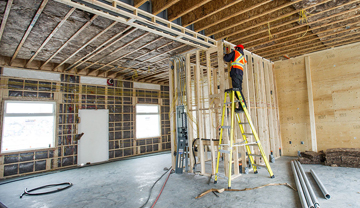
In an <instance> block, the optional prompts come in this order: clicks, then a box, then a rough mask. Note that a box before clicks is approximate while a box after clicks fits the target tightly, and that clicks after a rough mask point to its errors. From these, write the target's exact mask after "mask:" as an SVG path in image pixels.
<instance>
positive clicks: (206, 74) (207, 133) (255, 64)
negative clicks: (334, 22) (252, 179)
mask: <svg viewBox="0 0 360 208" xmlns="http://www.w3.org/2000/svg"><path fill="white" fill-rule="evenodd" d="M225 48H226V49H228V50H229V51H228V52H230V50H231V49H233V48H234V45H233V44H231V43H229V42H226V41H224V42H223V41H219V42H218V47H217V48H212V49H208V50H206V51H202V50H196V51H191V52H187V53H185V54H183V55H177V56H176V57H174V58H173V60H174V62H175V61H177V60H185V63H184V62H183V61H177V62H179V63H181V64H179V63H178V65H176V67H185V68H186V74H185V75H183V74H182V73H180V72H179V71H176V73H174V75H171V76H174V80H177V81H176V82H178V83H179V82H180V83H182V82H186V91H185V89H181V87H179V85H178V84H177V85H175V86H178V87H177V89H173V90H174V92H173V93H176V94H177V95H178V96H177V97H176V98H172V99H174V101H176V102H177V103H178V104H179V105H183V104H184V103H186V106H187V108H186V111H187V113H188V127H189V129H188V138H189V141H188V143H189V145H190V144H191V145H194V146H196V149H197V151H196V152H193V151H192V146H189V148H190V152H189V159H190V163H189V164H190V165H189V171H193V168H195V173H199V174H201V175H206V176H211V175H213V174H214V173H215V165H216V157H217V153H218V148H219V144H218V139H219V126H221V124H220V121H221V117H222V116H221V113H222V111H221V110H220V109H221V108H222V105H223V103H224V92H225V89H228V88H231V86H232V85H231V78H230V64H226V63H224V60H223V54H224V50H225ZM211 57H214V58H213V60H212V59H211ZM245 57H246V58H247V60H248V63H247V64H246V65H245V69H244V73H245V74H244V80H243V94H244V96H245V100H246V101H247V106H248V109H249V112H250V115H251V117H252V121H253V123H254V126H255V128H256V130H257V132H258V134H259V137H260V140H261V143H262V146H263V148H264V151H265V152H266V155H270V152H271V151H272V152H273V154H274V156H275V157H279V151H278V149H280V148H281V139H280V132H279V131H278V126H279V125H278V119H277V118H278V117H277V115H278V108H277V102H276V86H275V82H274V77H273V63H271V62H270V61H269V60H266V59H263V58H262V57H260V56H258V55H255V54H252V53H250V52H249V51H245ZM183 64H184V65H185V66H184V65H183ZM170 70H171V69H170ZM175 88H176V87H175ZM179 91H180V93H179ZM184 93H186V96H182V95H183V94H184ZM185 100H186V102H185ZM227 101H228V100H227ZM226 115H227V116H225V123H224V125H225V126H230V116H229V115H228V113H226ZM240 117H241V120H243V121H245V117H244V115H240ZM195 128H196V129H195ZM244 128H245V131H246V132H250V127H249V126H246V125H245V126H244ZM234 133H235V138H234V142H236V143H238V142H242V141H243V137H242V136H241V133H240V129H239V128H238V127H237V126H236V128H235V132H234ZM229 139H230V138H229V136H228V134H227V132H224V135H223V144H229V143H230V140H229ZM248 139H249V142H251V141H252V140H253V138H248ZM223 148H224V149H225V150H226V148H227V146H223ZM251 150H252V151H253V152H254V154H260V153H259V151H258V149H257V148H254V147H251ZM210 155H211V157H209V156H210ZM240 155H241V156H240ZM193 157H195V158H197V159H196V161H197V163H196V164H197V165H196V166H193V164H194V163H193V162H192V158H193ZM223 157H224V160H223V162H221V163H222V164H223V165H221V170H219V172H225V175H226V176H227V175H228V174H231V175H232V178H236V177H238V176H241V173H240V171H245V168H248V167H247V165H246V164H247V160H248V159H247V154H246V150H245V148H244V147H234V149H233V155H232V158H230V157H229V155H228V154H224V155H223ZM206 161H211V170H209V169H205V164H206ZM263 162H264V161H263V160H262V159H261V158H258V159H256V164H262V163H263ZM239 164H242V167H243V169H242V170H239V168H238V165H239ZM229 165H234V168H233V170H232V172H231V173H229V172H228V167H229ZM208 171H210V172H208Z"/></svg>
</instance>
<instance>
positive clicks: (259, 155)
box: [249, 154, 262, 157]
mask: <svg viewBox="0 0 360 208" xmlns="http://www.w3.org/2000/svg"><path fill="white" fill-rule="evenodd" d="M249 155H250V156H253V157H262V155H255V154H249Z"/></svg>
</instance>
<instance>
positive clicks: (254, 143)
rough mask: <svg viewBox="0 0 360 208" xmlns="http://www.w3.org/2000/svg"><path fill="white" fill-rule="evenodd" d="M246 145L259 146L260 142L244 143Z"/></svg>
mask: <svg viewBox="0 0 360 208" xmlns="http://www.w3.org/2000/svg"><path fill="white" fill-rule="evenodd" d="M244 145H248V146H258V143H256V142H253V143H247V144H244Z"/></svg>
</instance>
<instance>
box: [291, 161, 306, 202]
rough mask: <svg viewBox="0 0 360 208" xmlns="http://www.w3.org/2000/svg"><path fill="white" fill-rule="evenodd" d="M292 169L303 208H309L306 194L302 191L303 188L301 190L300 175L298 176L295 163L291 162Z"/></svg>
mask: <svg viewBox="0 0 360 208" xmlns="http://www.w3.org/2000/svg"><path fill="white" fill-rule="evenodd" d="M291 168H292V171H293V173H294V178H295V184H296V188H297V192H298V194H299V198H300V202H301V207H302V208H307V204H306V199H305V196H304V192H303V191H302V188H301V184H300V181H299V177H298V174H297V172H296V169H295V165H294V161H291Z"/></svg>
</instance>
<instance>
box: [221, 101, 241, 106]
mask: <svg viewBox="0 0 360 208" xmlns="http://www.w3.org/2000/svg"><path fill="white" fill-rule="evenodd" d="M231 103H232V102H225V103H224V104H225V105H229V104H231ZM234 103H240V101H239V100H235V101H234Z"/></svg>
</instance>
